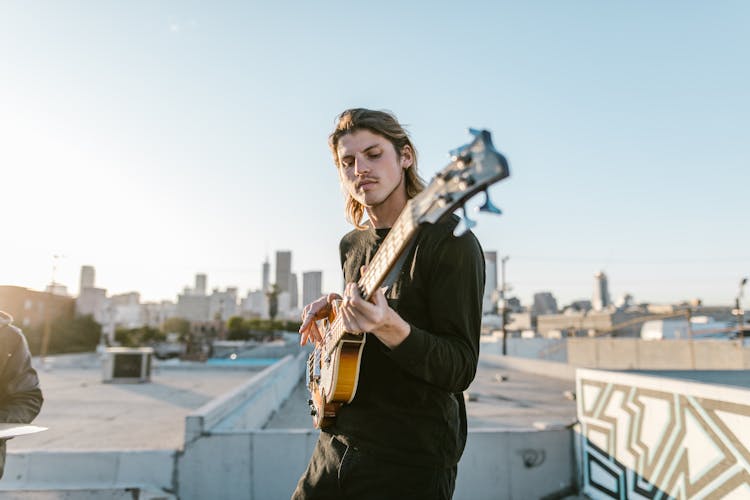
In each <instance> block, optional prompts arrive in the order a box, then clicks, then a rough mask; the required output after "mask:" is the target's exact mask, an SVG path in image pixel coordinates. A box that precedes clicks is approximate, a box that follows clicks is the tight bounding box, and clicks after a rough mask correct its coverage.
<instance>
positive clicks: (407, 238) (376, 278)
mask: <svg viewBox="0 0 750 500" xmlns="http://www.w3.org/2000/svg"><path fill="white" fill-rule="evenodd" d="M418 228H419V226H418V224H417V223H416V219H415V217H414V204H413V203H412V200H409V201H407V203H406V207H404V209H403V210H402V211H401V215H399V217H398V219H396V222H395V224H393V227H392V228H391V230H390V231H389V232H388V236H386V237H385V240H383V243H381V245H380V248H378V251H377V252H375V256H374V257H373V258H372V260H371V261H370V262H369V264H368V265H367V270H366V271H365V273H364V274H363V275H362V277H360V279H359V281H357V285H358V286H359V290H360V293H361V294H362V297H364V298H365V300H369V299H370V297H372V295H373V294H374V293H375V292H376V291H377V289H378V288H379V287H380V286H381V285H383V283H384V282H385V280H386V279H387V278H388V275H389V273H390V272H391V271H392V270H393V268H394V266H396V264H398V261H399V258H400V257H401V255H402V254H403V253H404V251H405V250H406V248H407V247H408V246H409V243H410V242H411V240H412V238H413V237H414V235H415V234H416V232H417V229H418ZM330 333H331V338H330V340H329V341H328V342H327V344H328V348H327V349H326V351H327V354H330V353H332V352H333V350H334V349H335V348H336V347H337V346H338V344H339V342H341V339H342V338H343V337H344V335H345V334H346V333H347V332H346V331H345V330H344V324H343V322H342V321H341V318H340V317H338V318H336V320H334V322H333V323H332V324H331V329H330Z"/></svg>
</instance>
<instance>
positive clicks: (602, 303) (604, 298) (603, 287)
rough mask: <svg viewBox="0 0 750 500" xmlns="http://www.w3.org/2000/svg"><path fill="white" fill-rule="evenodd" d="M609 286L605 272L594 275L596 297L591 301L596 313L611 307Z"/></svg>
mask: <svg viewBox="0 0 750 500" xmlns="http://www.w3.org/2000/svg"><path fill="white" fill-rule="evenodd" d="M609 304H610V300H609V286H608V284H607V275H606V274H604V271H599V272H598V273H596V274H595V275H594V296H593V297H592V300H591V306H592V307H593V309H594V311H603V310H604V309H606V308H607V306H609Z"/></svg>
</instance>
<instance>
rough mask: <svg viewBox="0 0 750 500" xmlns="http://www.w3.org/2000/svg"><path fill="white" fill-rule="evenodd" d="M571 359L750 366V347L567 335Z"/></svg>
mask: <svg viewBox="0 0 750 500" xmlns="http://www.w3.org/2000/svg"><path fill="white" fill-rule="evenodd" d="M567 343H568V348H567V353H568V363H569V364H571V365H573V366H578V367H585V368H602V369H607V370H747V369H750V348H748V347H743V345H742V342H740V341H739V340H641V339H636V338H582V337H569V338H568V339H567Z"/></svg>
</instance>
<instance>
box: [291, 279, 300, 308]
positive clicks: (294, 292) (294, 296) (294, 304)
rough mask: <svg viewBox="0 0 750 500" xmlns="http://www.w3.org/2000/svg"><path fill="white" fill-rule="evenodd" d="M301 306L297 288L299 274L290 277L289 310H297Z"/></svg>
mask: <svg viewBox="0 0 750 500" xmlns="http://www.w3.org/2000/svg"><path fill="white" fill-rule="evenodd" d="M298 305H299V287H298V286H297V273H291V274H290V275H289V309H291V310H294V309H297V306H298Z"/></svg>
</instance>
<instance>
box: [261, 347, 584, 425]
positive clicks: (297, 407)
mask: <svg viewBox="0 0 750 500" xmlns="http://www.w3.org/2000/svg"><path fill="white" fill-rule="evenodd" d="M574 389H575V382H574V381H573V380H563V379H559V378H552V377H546V376H543V375H538V374H535V373H529V372H521V371H516V370H511V369H507V368H500V367H498V366H497V365H495V364H494V363H493V362H491V361H488V360H485V359H482V358H481V357H480V361H479V368H478V370H477V375H476V377H475V379H474V382H472V384H471V386H470V387H469V390H468V391H466V395H467V399H468V401H467V402H466V412H467V417H468V425H469V430H471V429H495V428H518V429H532V428H535V429H543V428H548V427H554V426H559V425H569V424H572V423H573V422H575V419H576V405H575V401H574V400H570V399H568V398H566V397H565V392H566V391H571V392H572V391H573V390H574ZM308 399H309V396H308V393H307V389H306V388H305V384H304V382H300V383H299V384H298V385H297V387H296V388H295V389H294V391H293V392H292V394H291V395H290V396H289V398H288V399H287V400H286V401H285V402H284V404H283V405H282V406H281V408H280V409H279V411H278V412H277V413H276V414H274V415H273V417H271V419H270V420H269V421H268V423H267V424H266V426H265V427H264V428H265V429H297V428H307V427H310V426H312V420H311V417H310V409H309V407H308V405H307V400H308Z"/></svg>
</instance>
